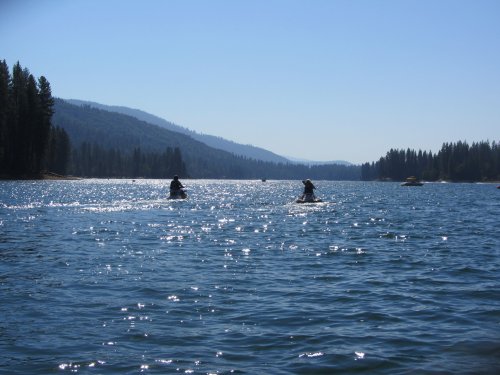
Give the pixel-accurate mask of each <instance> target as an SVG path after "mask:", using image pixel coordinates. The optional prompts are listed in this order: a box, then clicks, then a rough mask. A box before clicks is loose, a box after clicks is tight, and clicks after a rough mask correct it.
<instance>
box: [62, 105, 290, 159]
mask: <svg viewBox="0 0 500 375" xmlns="http://www.w3.org/2000/svg"><path fill="white" fill-rule="evenodd" d="M63 100H64V101H66V102H68V103H70V104H73V105H77V106H82V105H88V106H90V107H93V108H97V109H102V110H105V111H109V112H116V113H121V114H125V115H127V116H132V117H135V118H136V119H138V120H141V121H144V122H147V123H149V124H153V125H157V126H160V127H162V128H165V129H168V130H171V131H174V132H177V133H181V134H185V135H188V136H190V137H191V138H193V139H195V140H197V141H199V142H202V143H204V144H206V145H207V146H210V147H212V148H215V149H218V150H223V151H227V152H230V153H233V154H235V155H238V156H244V157H247V158H250V159H255V160H261V161H269V162H273V163H292V161H291V160H289V159H287V158H285V157H283V156H280V155H277V154H275V153H273V152H271V151H268V150H265V149H263V148H260V147H255V146H251V145H243V144H240V143H236V142H233V141H229V140H227V139H224V138H222V137H217V136H214V135H208V134H200V133H197V132H195V131H193V130H190V129H188V128H185V127H182V126H180V125H176V124H174V123H172V122H169V121H167V120H165V119H162V118H160V117H158V116H155V115H152V114H150V113H147V112H144V111H142V110H140V109H134V108H129V107H123V106H111V105H105V104H100V103H96V102H91V101H85V100H79V99H63Z"/></svg>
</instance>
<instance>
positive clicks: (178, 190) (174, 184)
mask: <svg viewBox="0 0 500 375" xmlns="http://www.w3.org/2000/svg"><path fill="white" fill-rule="evenodd" d="M182 189H184V186H183V185H182V183H181V182H180V180H179V176H177V175H175V176H174V179H173V180H172V181H171V182H170V198H178V197H179V196H180V198H182V199H184V198H186V193H185V192H184V190H182Z"/></svg>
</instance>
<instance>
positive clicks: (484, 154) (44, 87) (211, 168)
mask: <svg viewBox="0 0 500 375" xmlns="http://www.w3.org/2000/svg"><path fill="white" fill-rule="evenodd" d="M44 173H56V174H59V175H73V176H78V177H101V178H108V177H112V178H124V177H128V178H132V177H133V178H135V177H145V178H171V177H172V176H173V175H174V174H178V175H180V176H181V177H182V178H188V177H190V178H218V179H220V178H224V179H304V178H311V179H315V180H360V179H361V180H399V181H401V180H404V179H405V178H407V177H409V176H416V177H417V178H419V179H423V180H427V181H437V180H447V181H498V180H500V144H499V143H496V142H495V141H493V142H491V143H490V142H489V141H483V142H478V143H473V144H472V145H468V144H467V142H465V141H459V142H456V143H445V144H443V146H442V148H441V150H440V151H439V152H438V153H436V154H433V153H432V152H430V151H421V150H420V151H418V152H416V151H414V150H410V149H407V150H396V149H391V150H390V151H389V152H387V154H386V156H385V157H381V158H380V159H379V160H378V161H376V162H372V163H365V164H363V165H361V166H357V165H344V164H322V165H305V164H298V163H292V162H272V161H262V160H257V159H253V158H250V157H247V156H241V155H235V154H233V153H232V152H228V151H224V150H221V149H217V148H214V147H210V146H208V145H207V144H205V143H203V142H200V141H199V140H197V139H194V138H193V137H191V136H189V134H183V133H179V132H175V131H172V130H169V129H166V128H164V127H161V126H158V125H154V124H151V123H148V122H146V121H143V120H140V119H138V118H136V117H134V116H130V115H127V114H123V113H117V112H111V111H107V110H103V109H99V108H95V107H91V106H89V105H80V106H78V105H74V104H70V103H68V102H67V101H64V100H62V99H57V98H53V97H52V93H51V87H50V84H49V82H48V80H47V79H46V78H45V77H44V76H41V77H40V78H38V79H36V78H35V77H34V76H33V75H32V74H31V73H30V72H29V70H28V69H27V68H23V67H22V66H21V65H20V63H19V62H18V63H16V64H15V65H14V66H13V68H12V73H11V72H10V71H9V68H8V66H7V63H6V61H5V60H3V61H0V178H40V177H41V176H42V175H43V174H44Z"/></svg>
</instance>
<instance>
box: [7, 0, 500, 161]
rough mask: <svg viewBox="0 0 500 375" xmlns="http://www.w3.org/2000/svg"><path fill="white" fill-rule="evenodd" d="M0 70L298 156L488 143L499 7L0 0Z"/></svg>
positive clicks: (496, 116) (354, 156)
mask: <svg viewBox="0 0 500 375" xmlns="http://www.w3.org/2000/svg"><path fill="white" fill-rule="evenodd" d="M4 59H5V60H6V62H7V64H8V65H9V68H10V69H12V66H13V65H14V64H15V63H16V62H17V61H19V62H20V64H21V65H22V66H23V67H25V68H28V69H29V70H30V72H31V73H32V74H33V75H34V76H35V77H39V76H41V75H43V76H45V77H46V78H47V79H48V81H49V82H50V84H51V87H52V94H53V96H54V97H59V98H63V99H81V100H89V101H94V102H98V103H102V104H107V105H120V106H127V107H131V108H136V109H140V110H143V111H146V112H149V113H151V114H154V115H156V116H159V117H161V118H164V119H165V120H167V121H171V122H173V123H175V124H177V125H180V126H183V127H187V128H189V129H191V130H194V131H196V132H199V133H205V134H211V135H216V136H220V137H223V138H225V139H228V140H232V141H235V142H238V143H242V144H251V145H254V146H258V147H262V148H265V149H267V150H269V151H272V152H275V153H277V154H279V155H283V156H287V157H294V158H299V159H307V160H315V161H329V160H346V161H349V162H352V163H357V164H359V163H364V162H371V161H376V160H378V159H379V158H380V157H381V156H384V155H385V154H386V152H387V151H389V150H390V149H391V148H396V149H401V148H403V149H406V148H412V149H415V150H419V149H421V150H427V151H432V152H437V151H439V149H440V148H441V145H442V144H443V143H444V142H456V141H459V140H462V141H467V142H469V144H471V143H472V142H477V141H497V142H498V141H499V138H500V137H499V135H500V131H499V129H500V1H498V0H474V1H472V0H468V1H466V0H379V1H377V0H331V1H327V0H323V1H320V0H310V1H296V0H248V1H246V0H241V1H230V0H213V1H203V0H184V1H180V0H164V1H161V0H145V1H132V0H104V1H103V0H0V60H4Z"/></svg>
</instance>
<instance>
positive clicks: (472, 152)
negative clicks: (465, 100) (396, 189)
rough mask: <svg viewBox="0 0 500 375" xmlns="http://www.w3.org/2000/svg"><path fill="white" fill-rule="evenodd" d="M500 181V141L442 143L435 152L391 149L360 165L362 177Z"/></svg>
mask: <svg viewBox="0 0 500 375" xmlns="http://www.w3.org/2000/svg"><path fill="white" fill-rule="evenodd" d="M409 176H415V177H417V178H418V179H422V180H425V181H439V180H442V181H456V182H474V181H499V180H500V144H499V143H496V142H495V141H493V142H491V143H490V142H488V141H483V142H475V143H472V145H469V144H468V143H467V142H465V141H458V142H456V143H444V144H443V145H442V147H441V150H439V152H438V153H436V154H433V153H432V152H430V151H429V152H427V151H423V152H422V151H421V150H419V151H418V152H416V151H415V150H410V149H407V150H395V149H391V150H390V151H389V152H387V154H386V156H385V157H381V158H380V159H379V160H378V161H377V162H373V163H365V164H363V165H362V166H361V179H362V180H365V181H367V180H398V181H401V180H404V179H405V178H407V177H409Z"/></svg>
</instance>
